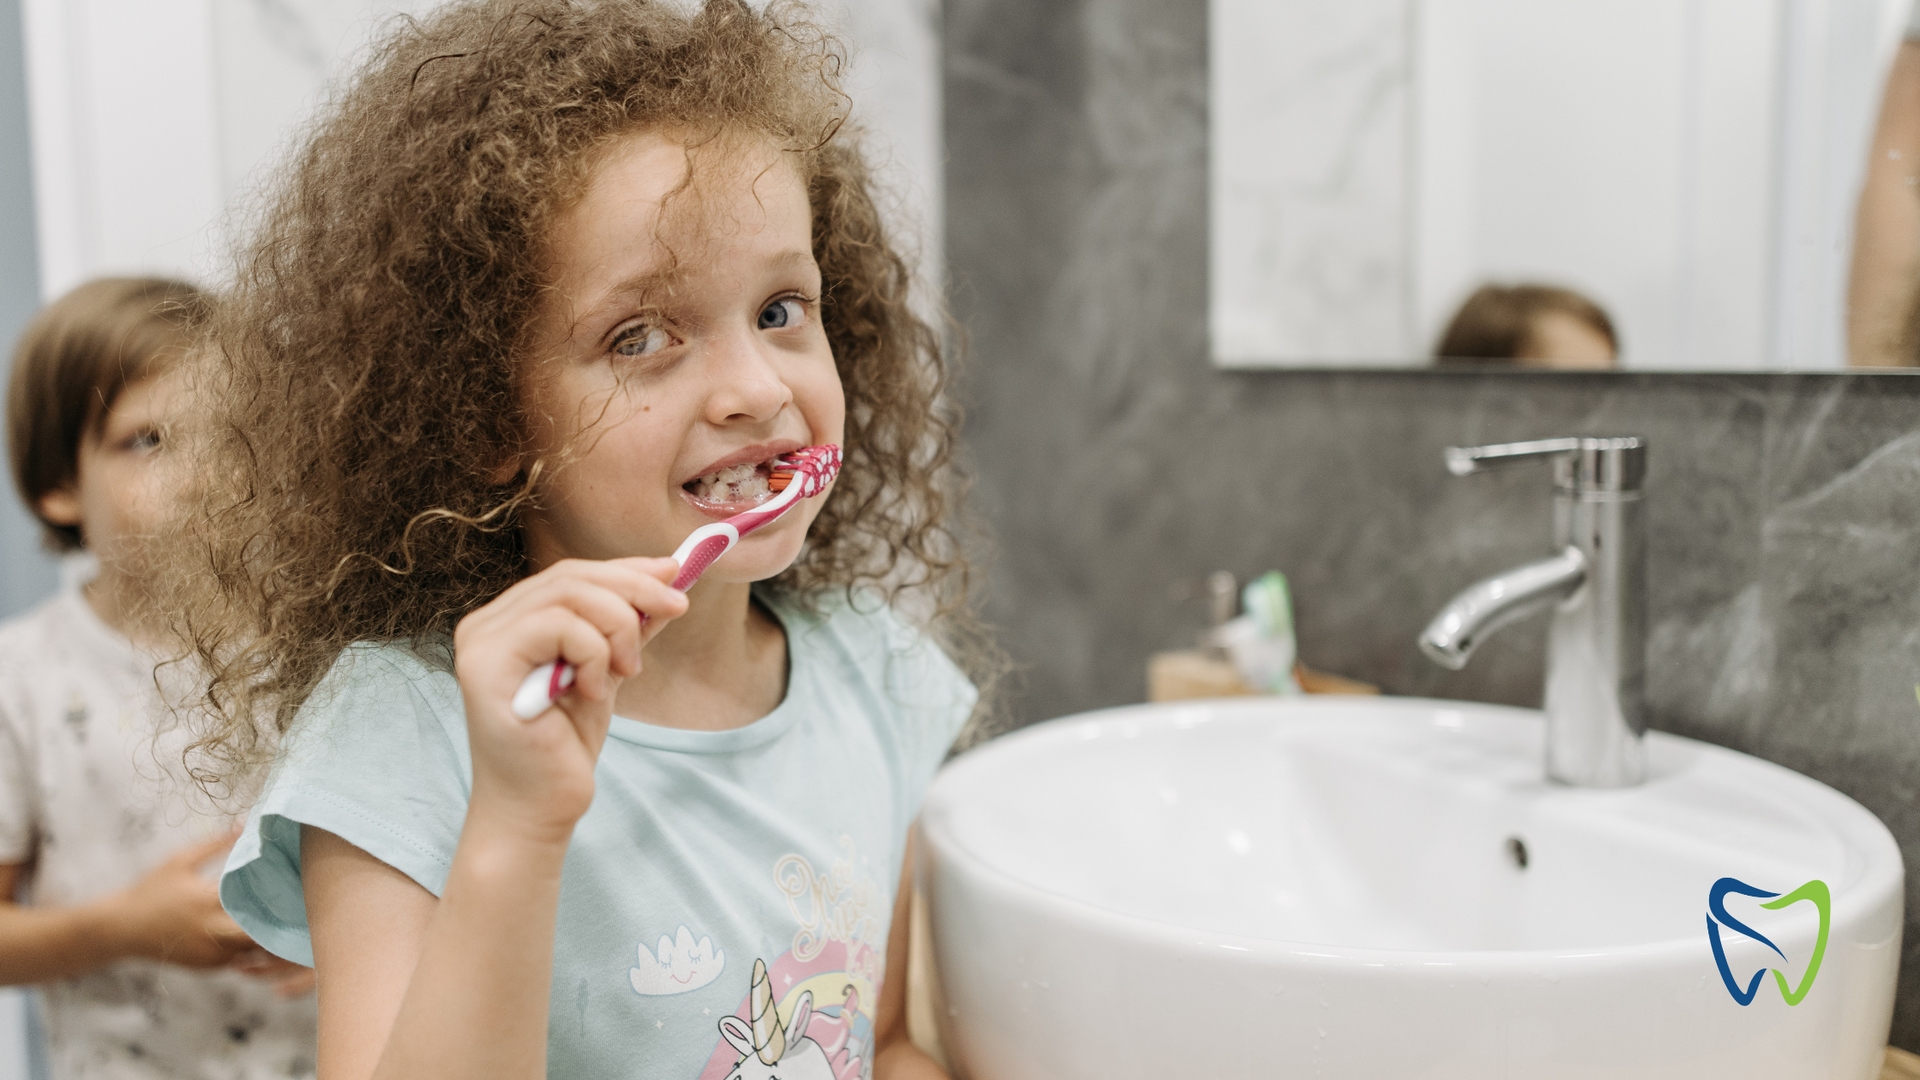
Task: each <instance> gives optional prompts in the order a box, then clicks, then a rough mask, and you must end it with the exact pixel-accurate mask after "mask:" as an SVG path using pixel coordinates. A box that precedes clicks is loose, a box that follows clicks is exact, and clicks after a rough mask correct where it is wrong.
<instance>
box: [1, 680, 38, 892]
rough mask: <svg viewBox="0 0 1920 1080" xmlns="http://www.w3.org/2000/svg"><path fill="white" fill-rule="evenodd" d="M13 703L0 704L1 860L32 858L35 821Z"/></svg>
mask: <svg viewBox="0 0 1920 1080" xmlns="http://www.w3.org/2000/svg"><path fill="white" fill-rule="evenodd" d="M12 705H13V703H12V702H7V703H5V704H4V705H0V863H4V864H15V863H24V862H31V861H32V859H33V847H34V835H35V821H36V819H37V815H36V814H35V813H34V803H35V801H36V800H35V799H34V788H33V783H32V779H31V777H32V770H31V769H30V768H29V761H30V759H29V757H28V751H27V746H26V744H25V741H24V740H23V739H22V737H21V736H22V733H21V731H20V719H21V718H19V717H17V716H14V715H13V712H14V710H13V708H12Z"/></svg>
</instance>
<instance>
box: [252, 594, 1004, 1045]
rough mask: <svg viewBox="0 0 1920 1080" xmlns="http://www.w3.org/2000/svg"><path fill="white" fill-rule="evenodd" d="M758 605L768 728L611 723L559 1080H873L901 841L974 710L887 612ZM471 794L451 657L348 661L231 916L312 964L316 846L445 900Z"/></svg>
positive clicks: (324, 692)
mask: <svg viewBox="0 0 1920 1080" xmlns="http://www.w3.org/2000/svg"><path fill="white" fill-rule="evenodd" d="M767 606H768V609H769V610H770V611H772V612H773V613H774V615H775V616H776V617H777V618H778V619H779V620H780V622H781V624H782V625H783V626H784V627H785V629H786V635H787V653H788V658H789V667H788V671H789V674H788V681H787V693H786V697H785V699H784V700H783V701H781V703H780V705H779V706H778V707H777V708H775V709H774V710H773V712H771V713H769V714H767V715H766V716H765V717H763V718H761V719H760V720H758V721H755V722H754V723H752V724H749V725H747V726H746V727H742V728H736V729H733V730H730V731H688V730H682V729H676V728H665V727H658V726H655V725H649V724H642V723H639V722H637V721H633V720H628V719H625V718H622V717H615V718H614V719H613V726H612V730H611V731H610V732H609V737H608V739H607V743H606V746H605V748H604V749H603V750H602V751H601V752H600V760H599V764H598V766H597V767H596V770H595V792H594V800H593V806H592V807H591V808H590V809H589V810H588V811H587V813H586V816H585V817H583V818H582V819H581V820H580V822H579V825H578V826H577V827H576V828H575V830H574V834H573V842H572V845H571V846H570V847H569V848H568V850H567V858H566V863H565V867H564V869H563V872H562V877H561V884H560V909H559V928H558V931H557V933H556V935H555V942H554V979H553V1003H552V1012H551V1016H550V1020H549V1038H548V1047H549V1049H548V1071H547V1075H549V1076H552V1077H555V1078H575V1077H582V1078H585V1077H622V1078H627V1077H648V1078H652V1077H659V1078H663V1080H694V1078H696V1077H699V1078H706V1080H720V1078H723V1077H725V1076H727V1075H728V1073H729V1072H731V1071H732V1070H733V1068H734V1067H735V1065H736V1063H739V1062H740V1061H741V1059H742V1057H743V1056H752V1057H756V1058H760V1059H766V1058H771V1059H772V1062H769V1063H768V1066H767V1067H763V1068H762V1069H761V1071H762V1072H766V1073H767V1074H768V1075H774V1074H778V1075H782V1076H790V1077H793V1078H796V1080H798V1078H801V1077H804V1078H808V1080H813V1078H816V1077H817V1078H819V1080H828V1078H831V1080H855V1078H858V1077H862V1076H865V1075H870V1073H871V1057H872V1053H871V1047H872V1038H873V1021H874V1017H875V1014H876V1012H877V1011H878V1006H879V1001H880V984H881V980H882V975H883V972H884V971H885V968H886V945H887V932H888V929H889V927H890V924H891V922H892V914H893V903H894V891H895V888H896V886H897V885H898V883H899V880H900V868H901V859H902V857H903V855H904V850H905V842H906V834H907V828H908V826H909V824H910V823H911V822H912V820H913V818H914V816H915V814H916V813H918V811H919V807H920V798H921V795H922V793H923V792H924V791H925V790H926V787H927V784H928V783H929V782H930V781H931V780H932V778H933V774H934V771H935V770H936V769H938V768H939V766H940V762H941V761H942V759H943V758H944V757H945V755H946V753H947V750H948V747H949V746H950V745H951V744H952V742H953V740H954V738H955V737H956V736H957V735H958V733H959V731H960V728H961V725H962V724H964V723H965V721H966V719H967V717H968V716H969V714H970V713H971V712H972V709H973V704H974V699H975V693H974V689H973V686H972V684H971V683H969V682H968V681H967V679H966V677H965V676H964V675H962V674H961V673H960V671H959V670H958V669H957V668H956V667H955V666H954V665H953V663H952V662H951V661H950V660H948V659H947V657H946V656H945V655H944V654H943V653H941V651H940V650H939V648H938V647H937V646H936V645H934V644H933V643H932V642H930V641H928V640H926V639H925V638H923V637H922V636H920V635H918V634H916V633H915V632H913V631H912V630H910V629H908V628H907V627H906V626H905V625H903V624H902V623H901V622H900V621H899V620H897V619H896V618H895V617H894V615H893V614H892V612H890V611H888V610H887V609H886V608H885V607H883V606H879V605H878V602H877V601H866V600H864V599H863V600H862V601H861V602H859V603H850V602H849V601H847V600H846V599H844V598H838V599H830V600H827V601H824V602H823V604H822V607H821V609H820V610H819V611H817V612H816V611H808V610H805V609H804V608H803V607H801V606H799V605H796V604H792V603H783V602H780V601H777V600H776V601H771V602H768V604H767ZM472 778H473V766H472V759H471V756H470V753H469V749H468V743H467V724H466V716H465V713H464V711H463V709H462V706H461V698H460V689H459V685H458V683H457V682H456V681H455V679H454V677H453V674H452V673H451V671H450V670H449V668H448V665H447V664H446V663H445V661H444V658H443V659H441V660H439V661H437V662H436V660H435V659H434V658H433V656H432V654H431V653H425V654H423V653H417V652H415V651H413V650H411V649H408V648H405V647H402V646H398V645H361V646H356V647H354V648H351V649H348V650H346V651H345V652H343V653H342V654H341V657H340V659H339V660H338V661H337V662H336V663H335V664H334V667H333V669H332V671H330V672H329V673H328V675H327V677H326V678H325V680H323V682H322V683H321V685H320V687H319V688H318V689H317V690H316V691H315V693H314V694H313V696H312V697H311V698H310V699H309V701H308V703H307V705H306V706H305V707H303V709H302V710H301V712H300V715H299V718H298V719H297V721H296V722H295V726H294V730H293V732H292V733H291V734H290V735H289V737H288V739H287V741H286V744H285V747H284V749H283V752H282V754H281V758H280V760H279V762H278V763H277V764H276V765H275V769H274V773H273V777H272V779H271V780H270V781H269V784H268V787H267V790H266V792H265V794H264V795H262V797H261V798H260V800H259V802H258V803H257V804H256V805H255V807H254V810H253V813H252V815H251V817H250V818H249V820H248V822H247V828H246V832H245V834H244V835H243V836H242V837H241V838H240V841H239V843H237V844H236V845H235V846H234V849H233V854H232V856H231V857H230V858H229V859H228V861H227V869H226V873H225V875H224V876H223V877H222V878H221V880H220V897H221V900H222V901H223V902H224V903H225V904H226V907H227V910H228V911H229V912H230V913H232V915H233V917H234V918H235V919H237V920H238V921H239V922H240V925H241V926H243V927H245V928H246V931H247V933H249V934H251V935H253V938H254V940H256V941H258V942H259V943H260V944H261V945H263V946H265V947H266V948H267V949H269V950H271V951H272V952H274V953H276V954H278V955H280V956H283V957H286V958H287V959H289V960H294V961H297V962H299V963H303V964H310V963H312V962H313V952H312V943H311V940H310V939H309V938H308V936H307V921H306V905H305V902H304V899H303V897H302V893H301V885H300V826H301V825H302V824H307V825H313V826H316V827H318V828H322V829H325V830H327V831H328V832H331V833H334V834H335V835H337V836H340V837H341V838H343V839H345V840H347V841H348V842H350V843H352V844H354V845H355V846H357V847H359V848H361V849H362V850H365V851H366V852H368V853H369V854H371V855H373V856H375V857H376V858H378V859H380V860H382V861H384V862H386V863H388V864H390V865H392V866H393V867H394V868H396V869H398V870H399V871H401V872H402V873H404V874H406V875H407V876H408V877H410V878H412V879H413V880H415V881H417V882H419V883H420V885H421V886H422V887H424V888H426V889H427V891H429V892H431V893H433V894H434V895H436V896H438V895H440V893H441V891H442V889H443V888H444V887H445V884H446V879H447V872H448V870H449V868H450V867H451V866H452V863H453V855H454V848H455V846H456V845H457V843H458V842H459V838H460V827H461V824H462V822H463V821H464V819H465V817H466V810H467V800H468V796H469V793H470V791H471V788H472ZM762 972H763V974H761V973H762ZM756 974H760V981H761V983H762V986H761V987H760V988H759V989H758V991H757V992H756V989H755V986H754V982H755V978H756ZM756 997H758V998H760V999H761V1001H762V1006H761V1009H760V1010H759V1012H760V1023H759V1024H758V1025H756V1024H755V1023H754V1022H753V1021H754V1016H755V1010H754V1008H753V1006H754V999H755V998H756ZM767 1001H771V1002H773V1003H774V1004H775V1007H776V1008H777V1016H778V1025H777V1026H778V1028H779V1029H780V1030H779V1031H778V1032H776V1031H775V1030H774V1029H775V1026H776V1025H775V1024H774V1023H772V1019H773V1018H772V1017H769V1016H767V1015H766V1014H765V1004H764V1003H765V1002H767ZM723 1021H724V1023H723ZM773 1062H777V1063H778V1067H777V1068H773V1067H772V1064H773ZM756 1064H757V1062H756ZM754 1075H759V1073H757V1072H756V1073H754Z"/></svg>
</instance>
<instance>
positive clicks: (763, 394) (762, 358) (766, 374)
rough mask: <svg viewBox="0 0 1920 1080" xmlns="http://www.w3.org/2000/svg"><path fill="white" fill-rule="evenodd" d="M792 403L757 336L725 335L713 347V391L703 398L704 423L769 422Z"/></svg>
mask: <svg viewBox="0 0 1920 1080" xmlns="http://www.w3.org/2000/svg"><path fill="white" fill-rule="evenodd" d="M792 401H793V390H792V389H791V388H790V387H788V386H787V382H786V380H785V379H784V378H782V377H781V374H780V369H779V367H778V365H777V364H775V363H774V361H773V358H772V357H771V356H769V355H768V352H767V346H766V344H765V342H763V341H761V340H759V338H758V335H754V334H739V335H728V337H727V338H726V339H725V340H724V341H720V342H717V343H716V348H715V351H714V355H713V388H712V390H711V392H710V393H709V394H708V395H707V419H708V420H709V421H710V422H712V423H716V424H724V423H729V422H734V423H737V422H739V421H742V420H746V421H757V420H771V419H773V417H774V416H775V415H776V414H778V413H779V412H780V410H781V409H783V408H785V407H786V406H787V405H788V404H789V403H791V402H792Z"/></svg>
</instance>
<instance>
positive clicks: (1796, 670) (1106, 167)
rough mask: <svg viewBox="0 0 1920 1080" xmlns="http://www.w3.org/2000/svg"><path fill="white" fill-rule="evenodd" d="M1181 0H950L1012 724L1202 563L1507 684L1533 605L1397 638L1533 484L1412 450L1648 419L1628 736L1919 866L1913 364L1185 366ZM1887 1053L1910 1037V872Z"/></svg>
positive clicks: (1342, 629)
mask: <svg viewBox="0 0 1920 1080" xmlns="http://www.w3.org/2000/svg"><path fill="white" fill-rule="evenodd" d="M1205 11H1206V4H1205V0H1054V2H1051V3H1045V4H1033V3H1026V2H1023V0H947V2H946V30H947V60H946V64H947V67H946V122H947V139H948V162H949V164H948V171H947V196H948V216H947V228H946V234H947V237H948V254H949V259H950V264H951V272H952V274H953V284H954V289H955V304H956V309H957V314H958V315H959V317H960V319H961V321H962V323H963V324H964V326H965V327H966V330H967V333H968V335H969V351H970V354H971V369H972V375H971V378H970V382H969V384H968V387H967V395H968V398H969V400H970V403H971V406H970V407H971V413H970V416H969V425H968V444H969V448H970V453H971V456H972V460H973V463H974V467H975V470H976V473H977V476H978V489H977V491H978V499H979V502H978V505H979V507H980V509H981V510H983V511H984V514H985V517H986V519H987V522H988V524H989V525H990V526H991V528H992V530H993V531H994V533H995V534H996V535H995V541H996V545H997V550H998V554H997V556H996V557H995V558H994V560H993V562H992V565H991V566H990V568H989V569H990V573H991V585H990V589H991V592H990V614H991V616H992V617H993V619H994V620H995V621H996V623H997V624H998V626H999V627H1000V629H1001V634H1002V640H1003V642H1004V643H1005V644H1006V646H1007V647H1008V648H1009V650H1010V651H1011V652H1012V653H1013V654H1014V656H1015V657H1016V658H1017V659H1018V660H1019V661H1020V662H1021V663H1022V664H1023V665H1024V668H1025V671H1024V674H1023V675H1022V676H1021V677H1020V678H1019V680H1018V681H1017V685H1016V686H1015V688H1014V689H1013V691H1012V693H1011V697H1010V700H1009V708H1010V709H1011V710H1012V712H1013V714H1014V715H1015V716H1016V717H1017V718H1019V719H1021V720H1037V719H1042V718H1045V717H1050V716H1055V715H1059V714H1062V713H1066V712H1071V711H1075V710H1080V709H1088V708H1094V707H1098V706H1104V705H1113V704H1120V703H1123V702H1130V701H1137V700H1139V699H1140V698H1141V696H1142V694H1143V691H1144V677H1143V669H1144V664H1145V661H1146V658H1147V656H1148V654H1149V653H1151V652H1153V651H1155V650H1157V649H1162V648H1168V647H1179V646H1184V645H1186V644H1189V643H1190V642H1191V640H1192V638H1193V635H1194V634H1195V632H1196V631H1197V630H1198V629H1199V628H1200V625H1201V623H1202V621H1203V617H1204V616H1203V611H1202V609H1201V605H1200V604H1198V603H1194V602H1188V601H1181V600H1178V599H1176V598H1175V596H1174V594H1175V592H1176V591H1177V590H1178V588H1179V587H1180V586H1181V585H1182V584H1183V583H1190V582H1196V581H1197V580H1198V579H1199V578H1201V577H1202V576H1203V575H1205V574H1206V573H1207V572H1208V571H1210V570H1214V569H1220V568H1224V569H1229V570H1233V571H1236V572H1238V573H1240V574H1242V575H1246V574H1251V573H1256V572H1258V571H1261V570H1264V569H1267V568H1270V567H1273V568H1280V569H1283V570H1285V571H1286V572H1287V573H1288V574H1289V575H1290V576H1291V577H1292V579H1293V582H1294V590H1295V596H1296V602H1297V605H1298V609H1299V617H1298V624H1299V629H1300V633H1301V652H1302V655H1303V658H1304V659H1305V660H1306V661H1307V662H1308V663H1309V664H1312V665H1314V666H1316V667H1321V668H1324V669H1328V670H1332V671H1336V672H1340V673H1343V674H1348V675H1352V676H1356V677H1359V678H1362V679H1366V680H1369V681H1372V682H1375V683H1378V684H1380V685H1381V686H1383V687H1385V688H1386V689H1387V690H1388V691H1389V692H1392V693H1401V694H1427V695H1436V696H1442V697H1458V698H1472V699H1480V700H1487V701H1498V702H1510V703H1520V704H1537V703H1538V701H1539V697H1540V691H1541V673H1542V665H1543V657H1542V655H1541V634H1540V633H1539V632H1538V630H1539V627H1538V626H1535V627H1534V629H1533V630H1532V631H1529V629H1528V628H1527V626H1521V627H1515V628H1513V629H1509V630H1507V631H1504V632H1503V633H1502V634H1500V635H1499V636H1496V637H1495V638H1493V639H1492V640H1490V641H1489V642H1488V643H1487V644H1486V646H1485V647H1484V648H1483V649H1482V650H1481V652H1480V653H1479V654H1478V655H1477V656H1476V657H1475V658H1474V662H1473V664H1472V666H1471V667H1469V668H1468V669H1467V670H1466V671H1463V672H1459V673H1449V672H1445V671H1442V670H1440V669H1439V668H1437V667H1434V666H1433V665H1431V664H1429V663H1428V662H1427V661H1425V660H1424V659H1423V658H1422V657H1421V656H1420V655H1419V654H1418V653H1417V652H1416V650H1415V648H1414V644H1413V641H1414V635H1415V634H1416V633H1417V632H1418V630H1419V629H1420V627H1421V626H1422V625H1424V623H1425V621H1426V620H1427V619H1428V618H1429V617H1430V616H1431V615H1432V613H1433V612H1434V610H1435V609H1436V608H1437V607H1438V606H1439V605H1440V604H1441V603H1442V602H1443V601H1444V600H1445V599H1446V598H1447V597H1448V596H1449V595H1451V594H1452V593H1453V592H1454V591H1455V590H1457V589H1458V588H1460V587H1461V586H1463V585H1465V584H1466V583H1468V582H1470V581H1472V580H1474V579H1476V578H1478V577H1480V576H1482V575H1484V574H1487V573H1490V572H1493V571H1496V570H1500V569H1503V568H1506V567H1508V566H1510V565H1512V564H1514V563H1517V562H1520V561H1522V560H1526V559H1531V558H1534V557H1537V556H1539V555H1542V554H1544V553H1545V552H1546V550H1547V543H1548V527H1549V521H1548V510H1547V507H1548V504H1547V499H1548V484H1547V479H1546V477H1545V475H1544V473H1543V472H1541V471H1530V470H1527V469H1516V470H1509V471H1506V472H1502V473H1497V474H1492V475H1486V476H1478V477H1471V478H1466V479H1455V478H1452V477H1449V476H1448V475H1447V473H1446V471H1445V469H1444V468H1442V466H1441V460H1440V449H1441V447H1443V446H1446V445H1449V444H1457V443H1467V442H1480V441H1501V440H1508V439H1520V438H1528V437H1536V436H1549V435H1563V434H1602V435H1606V434H1637V435H1642V436H1645V437H1647V438H1648V439H1650V440H1651V464H1650V475H1649V478H1648V487H1649V491H1650V496H1649V503H1648V514H1649V519H1650V522H1651V529H1652V535H1651V568H1650V569H1651V575H1652V581H1653V590H1652V604H1653V607H1652V618H1653V623H1652V625H1653V630H1652V633H1653V643H1652V648H1651V650H1650V654H1651V655H1650V662H1651V668H1650V672H1649V679H1650V687H1651V694H1652V698H1653V704H1654V709H1655V722H1656V724H1657V725H1658V726H1659V727H1661V728H1664V729H1666V730H1669V731H1674V732H1679V733H1681V734H1686V735H1690V736H1694V737H1697V738H1703V739H1708V740H1710V741H1713V742H1718V743H1722V744H1725V745H1728V746H1731V747H1734V748H1736V749H1739V750H1743V751H1747V752H1749V753H1754V754H1758V755H1760V756H1762V757H1766V758H1770V759H1773V760H1775V761H1778V762H1781V763H1783V764H1785V765H1787V766H1790V767H1792V768H1795V769H1798V770H1800V771H1802V772H1805V773H1808V774H1809V775H1812V776H1814V777H1817V778H1819V779H1820V780H1823V781H1825V782H1827V783H1829V784H1831V785H1833V786H1834V787H1837V788H1839V789H1840V790H1842V791H1844V792H1847V793H1848V794H1850V795H1852V796H1853V797H1854V798H1856V799H1858V800H1860V801H1861V802H1862V803H1864V804H1865V805H1866V806H1867V807H1869V808H1870V809H1872V810H1873V811H1874V812H1876V813H1878V814H1879V815H1880V816H1881V817H1882V818H1883V819H1884V820H1885V821H1886V822H1887V824H1888V825H1889V826H1890V827H1891V828H1892V829H1893V831H1894V833H1895V835H1897V836H1898V837H1899V838H1900V839H1901V842H1902V845H1903V848H1904V850H1905V851H1906V853H1907V859H1908V863H1909V865H1910V866H1912V867H1914V868H1915V869H1916V871H1920V805H1916V796H1917V795H1920V700H1916V684H1920V376H1897V375H1842V374H1834V375H1785V374H1781V375H1716V376H1684V375H1654V374H1644V375H1595V376H1576V375H1527V374H1505V375H1461V374H1439V373H1401V374H1391V373H1346V374H1342V373H1330V372H1328V373H1315V372H1294V373H1285V374H1279V373H1224V372H1220V371H1216V370H1214V369H1213V368H1211V367H1210V366H1209V364H1208V361H1207V341H1206V313H1207V303H1206V300H1207V296H1206V266H1207V253H1206V235H1207V228H1206V221H1207V219H1206V189H1207V185H1206V176H1205V163H1206V149H1205V145H1204V137H1205V131H1206V123H1205V110H1206V101H1205V87H1206V76H1205V72H1204V60H1205V56H1206V40H1205ZM1908 911H1909V925H1908V930H1907V935H1906V942H1907V945H1906V950H1907V952H1906V960H1905V963H1904V966H1903V983H1902V986H1903V993H1902V996H1901V999H1900V1002H1899V1006H1898V1010H1897V1014H1896V1018H1895V1024H1894V1033H1893V1034H1894V1041H1895V1042H1896V1043H1898V1044H1900V1045H1903V1046H1906V1047H1908V1048H1910V1049H1920V925H1916V923H1915V916H1916V915H1920V872H1916V873H1915V874H1914V875H1912V876H1911V878H1910V885H1909V899H1908Z"/></svg>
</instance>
